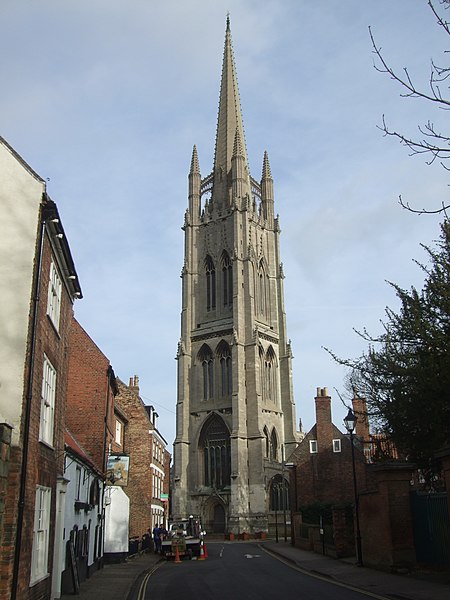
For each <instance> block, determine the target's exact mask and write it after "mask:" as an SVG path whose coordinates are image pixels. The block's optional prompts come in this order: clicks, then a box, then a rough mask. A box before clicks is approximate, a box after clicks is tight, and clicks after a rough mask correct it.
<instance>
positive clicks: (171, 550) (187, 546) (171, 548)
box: [161, 515, 206, 559]
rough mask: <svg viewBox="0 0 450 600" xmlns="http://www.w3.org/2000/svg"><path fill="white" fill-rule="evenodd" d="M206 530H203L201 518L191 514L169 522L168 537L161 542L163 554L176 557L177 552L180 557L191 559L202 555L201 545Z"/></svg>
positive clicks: (167, 556) (168, 557) (166, 556)
mask: <svg viewBox="0 0 450 600" xmlns="http://www.w3.org/2000/svg"><path fill="white" fill-rule="evenodd" d="M205 535H206V532H205V531H203V530H202V526H201V523H200V519H199V518H197V517H194V516H193V515H190V516H189V519H180V520H178V521H174V522H172V523H169V531H168V534H167V537H166V539H164V540H162V542H161V554H162V555H163V556H164V557H165V558H166V559H170V558H174V557H175V556H176V553H177V548H178V556H179V557H180V558H188V559H191V558H193V557H194V556H196V557H197V556H200V547H201V544H202V543H203V537H204V536H205Z"/></svg>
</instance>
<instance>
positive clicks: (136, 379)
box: [129, 375, 139, 396]
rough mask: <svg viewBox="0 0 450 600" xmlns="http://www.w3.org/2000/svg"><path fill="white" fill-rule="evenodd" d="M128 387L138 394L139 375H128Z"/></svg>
mask: <svg viewBox="0 0 450 600" xmlns="http://www.w3.org/2000/svg"><path fill="white" fill-rule="evenodd" d="M129 387H130V389H131V390H132V391H133V392H135V393H136V394H137V395H138V396H139V377H138V376H137V375H135V376H134V377H130V385H129Z"/></svg>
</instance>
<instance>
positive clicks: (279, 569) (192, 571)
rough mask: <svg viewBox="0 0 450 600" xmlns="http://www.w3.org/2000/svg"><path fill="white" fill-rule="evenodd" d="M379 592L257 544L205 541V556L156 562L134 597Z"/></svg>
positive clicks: (232, 598)
mask: <svg viewBox="0 0 450 600" xmlns="http://www.w3.org/2000/svg"><path fill="white" fill-rule="evenodd" d="M368 597H371V598H380V596H376V595H375V594H369V593H364V592H360V591H356V590H353V589H351V588H348V587H345V586H342V585H336V584H333V583H332V582H330V581H326V580H324V579H323V578H316V577H311V576H310V575H306V574H304V573H303V572H301V571H299V570H298V569H297V568H296V567H294V566H292V565H289V564H286V563H284V562H282V561H281V560H279V559H277V558H275V557H273V556H271V555H269V554H267V553H266V552H265V551H264V550H262V549H260V548H259V547H258V546H257V545H256V544H245V543H239V544H223V543H208V558H207V559H206V560H204V561H199V560H192V561H189V560H185V561H182V563H181V564H175V563H174V562H173V561H170V562H163V563H161V564H160V565H159V566H158V567H157V569H155V570H154V571H153V572H152V573H151V574H148V575H147V576H146V577H145V578H144V579H143V580H142V582H141V586H140V590H138V593H137V595H136V596H135V600H180V599H182V600H241V599H242V600H272V599H275V598H277V599H278V598H279V599H282V600H363V599H367V598H368Z"/></svg>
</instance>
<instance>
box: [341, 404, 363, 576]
mask: <svg viewBox="0 0 450 600" xmlns="http://www.w3.org/2000/svg"><path fill="white" fill-rule="evenodd" d="M357 420H358V419H357V417H356V416H355V414H354V412H353V411H352V409H351V408H349V409H348V414H347V416H346V417H345V419H344V425H345V428H346V430H347V431H348V433H349V434H350V444H351V447H352V467H353V491H354V494H355V514H356V559H357V564H358V566H359V567H362V566H363V559H362V547H361V530H360V528H359V498H358V489H357V486H356V467H355V447H354V445H353V438H354V434H353V432H354V431H355V426H356V421H357Z"/></svg>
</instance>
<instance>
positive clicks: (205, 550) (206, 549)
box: [203, 542, 208, 558]
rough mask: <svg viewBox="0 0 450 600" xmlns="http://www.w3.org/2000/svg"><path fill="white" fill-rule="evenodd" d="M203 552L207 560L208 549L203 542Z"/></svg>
mask: <svg viewBox="0 0 450 600" xmlns="http://www.w3.org/2000/svg"><path fill="white" fill-rule="evenodd" d="M203 552H204V553H205V558H208V548H207V546H206V543H205V542H203Z"/></svg>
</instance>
